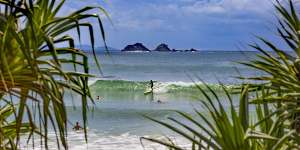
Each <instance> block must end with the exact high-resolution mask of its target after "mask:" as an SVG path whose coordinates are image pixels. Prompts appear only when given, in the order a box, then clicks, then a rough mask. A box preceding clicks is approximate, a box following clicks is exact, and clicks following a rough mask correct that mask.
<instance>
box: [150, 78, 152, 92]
mask: <svg viewBox="0 0 300 150" xmlns="http://www.w3.org/2000/svg"><path fill="white" fill-rule="evenodd" d="M150 88H151V92H152V93H153V81H152V80H150Z"/></svg>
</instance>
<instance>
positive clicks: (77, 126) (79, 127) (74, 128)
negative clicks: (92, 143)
mask: <svg viewBox="0 0 300 150" xmlns="http://www.w3.org/2000/svg"><path fill="white" fill-rule="evenodd" d="M82 129H83V128H82V127H81V126H80V125H79V122H76V125H75V126H74V127H73V130H75V131H78V130H82Z"/></svg>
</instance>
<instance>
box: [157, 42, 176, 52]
mask: <svg viewBox="0 0 300 150" xmlns="http://www.w3.org/2000/svg"><path fill="white" fill-rule="evenodd" d="M154 51H158V52H171V51H172V50H171V49H170V48H169V46H168V45H167V44H164V43H162V44H160V45H158V46H157V47H156V49H155V50H154Z"/></svg>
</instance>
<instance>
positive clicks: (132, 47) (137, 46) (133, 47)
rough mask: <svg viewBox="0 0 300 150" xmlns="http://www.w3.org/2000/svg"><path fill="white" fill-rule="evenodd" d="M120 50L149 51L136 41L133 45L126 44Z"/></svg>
mask: <svg viewBox="0 0 300 150" xmlns="http://www.w3.org/2000/svg"><path fill="white" fill-rule="evenodd" d="M122 52H150V50H149V49H148V48H147V47H145V46H144V45H143V44H142V43H136V44H133V45H127V46H126V47H125V48H124V49H122Z"/></svg>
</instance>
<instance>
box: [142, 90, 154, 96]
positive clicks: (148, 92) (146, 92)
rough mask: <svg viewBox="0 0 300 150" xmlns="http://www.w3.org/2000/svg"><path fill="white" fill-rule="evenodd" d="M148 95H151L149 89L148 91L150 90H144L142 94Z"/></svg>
mask: <svg viewBox="0 0 300 150" xmlns="http://www.w3.org/2000/svg"><path fill="white" fill-rule="evenodd" d="M150 93H152V90H151V89H150V90H146V91H145V92H144V94H145V95H147V94H150Z"/></svg>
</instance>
